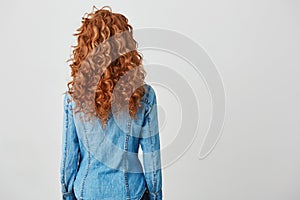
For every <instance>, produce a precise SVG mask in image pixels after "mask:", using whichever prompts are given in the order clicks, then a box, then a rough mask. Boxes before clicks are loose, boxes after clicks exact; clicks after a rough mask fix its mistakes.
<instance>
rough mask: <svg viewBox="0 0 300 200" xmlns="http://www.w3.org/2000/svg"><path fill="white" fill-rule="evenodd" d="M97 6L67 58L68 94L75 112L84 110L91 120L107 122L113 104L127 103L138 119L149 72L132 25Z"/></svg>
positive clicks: (119, 105)
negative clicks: (145, 81) (144, 66)
mask: <svg viewBox="0 0 300 200" xmlns="http://www.w3.org/2000/svg"><path fill="white" fill-rule="evenodd" d="M94 8H95V6H93V11H92V12H91V13H86V14H87V16H86V17H82V25H81V26H80V28H79V29H77V31H78V33H75V34H73V36H78V38H77V45H76V46H72V47H73V48H74V49H73V51H72V56H71V58H70V59H68V60H67V62H68V61H72V63H71V64H70V67H71V77H72V80H71V81H70V82H68V83H67V87H68V91H67V93H69V94H70V96H71V97H72V99H73V100H74V102H75V105H76V106H75V111H76V112H79V111H82V112H84V114H85V116H86V117H87V118H88V120H90V119H91V117H93V116H96V117H98V118H100V119H101V124H102V125H103V124H106V123H107V119H108V117H109V113H110V112H111V110H112V105H113V108H116V109H117V110H121V109H122V108H124V107H125V106H128V107H127V108H128V109H127V111H128V110H129V114H130V116H131V117H132V118H136V113H137V111H138V109H139V108H140V107H141V103H140V100H141V98H142V97H143V96H144V94H145V91H146V90H145V88H144V79H145V75H146V71H145V70H144V68H143V66H142V56H141V54H140V53H139V52H138V51H137V50H136V47H137V42H136V41H135V40H134V38H133V33H132V26H131V25H129V24H128V19H127V18H126V17H125V16H124V15H122V14H119V13H113V12H112V9H111V8H110V7H109V6H104V7H102V8H101V9H96V11H94ZM105 8H109V10H107V9H105ZM129 71H130V73H129ZM128 74H129V75H128Z"/></svg>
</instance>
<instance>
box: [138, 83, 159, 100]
mask: <svg viewBox="0 0 300 200" xmlns="http://www.w3.org/2000/svg"><path fill="white" fill-rule="evenodd" d="M144 88H145V90H146V91H145V94H144V96H143V97H142V99H141V101H144V102H145V103H146V104H148V105H150V104H153V103H155V101H156V94H155V90H154V88H153V87H152V86H151V85H150V84H147V83H144Z"/></svg>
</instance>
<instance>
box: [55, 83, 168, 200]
mask: <svg viewBox="0 0 300 200" xmlns="http://www.w3.org/2000/svg"><path fill="white" fill-rule="evenodd" d="M144 87H145V89H146V94H145V95H144V96H143V97H142V99H141V104H142V108H140V109H139V110H138V112H137V118H136V119H131V118H130V116H129V114H121V115H114V114H112V113H110V115H109V118H108V123H107V127H106V129H103V128H102V126H101V125H100V119H99V118H96V117H95V118H94V119H93V120H91V121H84V120H81V119H80V117H81V116H82V112H79V113H76V114H75V111H74V110H73V108H74V106H75V102H74V101H72V99H71V96H70V95H69V94H68V93H66V94H64V98H63V99H64V100H63V106H64V113H63V132H62V157H61V163H60V182H61V192H62V199H63V200H77V199H79V200H143V199H147V194H148V197H149V198H148V199H150V200H161V199H162V197H163V194H162V170H161V153H160V136H159V127H158V113H157V101H156V94H155V91H154V89H153V88H152V87H151V86H150V85H149V84H144ZM127 112H128V111H127ZM139 147H141V149H142V157H141V158H142V162H141V161H140V159H139V157H138V153H139V152H138V149H139Z"/></svg>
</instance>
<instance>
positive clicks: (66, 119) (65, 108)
mask: <svg viewBox="0 0 300 200" xmlns="http://www.w3.org/2000/svg"><path fill="white" fill-rule="evenodd" d="M65 103H67V105H66V106H65V107H64V112H65V115H66V118H65V130H68V127H69V112H68V106H69V105H68V101H67V102H65ZM64 134H65V136H64V137H65V141H64V145H65V148H64V159H63V173H62V175H63V178H62V180H63V189H64V190H65V191H64V192H67V191H68V190H67V187H66V183H67V181H66V180H65V179H66V176H65V172H66V159H67V158H66V157H67V138H66V137H67V134H66V133H64Z"/></svg>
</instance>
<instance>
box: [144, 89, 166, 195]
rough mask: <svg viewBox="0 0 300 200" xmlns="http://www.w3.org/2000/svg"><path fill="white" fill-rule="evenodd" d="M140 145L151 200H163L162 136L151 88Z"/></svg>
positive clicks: (153, 93) (154, 97)
mask: <svg viewBox="0 0 300 200" xmlns="http://www.w3.org/2000/svg"><path fill="white" fill-rule="evenodd" d="M140 144H141V148H142V150H143V165H144V173H145V178H146V182H147V185H148V188H149V192H150V200H161V199H162V171H161V153H160V136H159V127H158V114H157V103H156V95H155V92H154V90H153V88H152V87H151V86H150V91H149V97H148V107H147V110H146V114H145V118H144V123H143V126H142V129H141V138H140Z"/></svg>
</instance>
